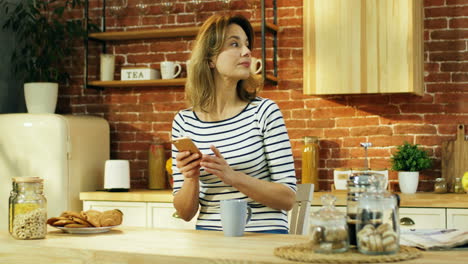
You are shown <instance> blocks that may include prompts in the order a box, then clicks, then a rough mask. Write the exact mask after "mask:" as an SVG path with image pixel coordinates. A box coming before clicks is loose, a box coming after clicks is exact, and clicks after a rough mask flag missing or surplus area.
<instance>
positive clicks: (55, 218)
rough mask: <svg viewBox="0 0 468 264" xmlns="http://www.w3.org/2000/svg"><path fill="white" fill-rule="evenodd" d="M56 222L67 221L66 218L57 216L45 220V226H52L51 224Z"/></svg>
mask: <svg viewBox="0 0 468 264" xmlns="http://www.w3.org/2000/svg"><path fill="white" fill-rule="evenodd" d="M58 220H67V218H65V217H61V216H59V217H51V218H49V219H47V224H48V225H53V223H55V222H57V221H58Z"/></svg>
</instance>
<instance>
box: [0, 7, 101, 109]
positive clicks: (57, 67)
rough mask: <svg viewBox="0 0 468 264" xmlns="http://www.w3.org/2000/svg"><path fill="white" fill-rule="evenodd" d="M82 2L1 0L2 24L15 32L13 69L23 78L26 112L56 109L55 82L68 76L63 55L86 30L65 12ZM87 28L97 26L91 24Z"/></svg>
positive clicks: (67, 53) (56, 85)
mask: <svg viewBox="0 0 468 264" xmlns="http://www.w3.org/2000/svg"><path fill="white" fill-rule="evenodd" d="M82 6H83V0H60V1H59V0H22V1H18V2H17V3H16V4H13V3H12V1H9V0H0V13H1V15H2V16H3V17H4V18H5V22H4V24H3V28H4V29H7V30H11V31H13V32H14V33H15V38H16V41H17V45H16V48H15V50H14V52H13V54H12V55H11V62H12V65H13V69H12V70H13V74H14V75H15V77H16V78H17V79H18V80H23V81H24V89H25V99H26V106H27V108H28V112H29V113H54V112H55V106H56V103H57V95H58V83H59V82H60V83H63V82H66V81H68V80H69V74H68V73H67V72H66V70H65V67H64V64H65V59H66V58H67V57H68V56H70V55H71V54H72V51H73V45H72V42H73V41H75V40H77V39H80V38H82V37H84V36H85V35H86V33H87V31H86V29H85V28H84V23H83V22H82V21H81V20H79V19H77V20H73V19H69V17H70V16H68V15H67V13H68V12H70V11H72V9H73V8H75V7H76V8H78V7H82ZM88 28H89V29H95V28H97V27H96V26H95V25H92V24H91V25H89V26H88ZM37 99H42V100H45V101H42V102H36V101H35V100H37Z"/></svg>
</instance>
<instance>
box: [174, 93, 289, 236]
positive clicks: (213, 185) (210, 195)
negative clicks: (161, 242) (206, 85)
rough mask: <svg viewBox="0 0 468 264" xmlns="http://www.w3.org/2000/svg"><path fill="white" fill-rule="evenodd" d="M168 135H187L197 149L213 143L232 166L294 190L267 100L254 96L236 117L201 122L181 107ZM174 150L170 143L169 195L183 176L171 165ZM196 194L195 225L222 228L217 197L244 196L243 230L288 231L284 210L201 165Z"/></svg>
mask: <svg viewBox="0 0 468 264" xmlns="http://www.w3.org/2000/svg"><path fill="white" fill-rule="evenodd" d="M172 137H173V138H178V137H190V138H191V139H192V140H193V141H194V143H195V144H196V145H197V146H198V148H199V149H200V151H201V152H202V153H203V154H210V155H213V153H212V151H211V150H210V145H214V146H215V147H216V148H218V149H219V151H220V152H221V154H222V155H223V157H224V158H225V160H226V161H227V163H228V164H229V165H230V166H231V168H232V169H234V170H235V171H239V172H243V173H245V174H247V175H249V176H251V177H254V178H257V179H260V180H265V181H271V182H276V183H280V184H284V185H286V186H288V187H289V188H291V189H292V190H293V191H294V192H295V191H296V175H295V170H294V161H293V156H292V151H291V143H290V141H289V137H288V133H287V131H286V127H285V124H284V119H283V116H282V114H281V112H280V110H279V108H278V106H277V105H276V103H275V102H273V101H272V100H269V99H265V98H260V97H257V98H255V99H254V100H252V101H251V102H250V103H249V104H248V105H247V106H246V107H245V108H244V109H243V110H242V111H241V112H240V113H239V114H237V115H236V116H234V117H231V118H228V119H226V120H222V121H216V122H205V121H201V120H200V119H199V118H198V117H197V115H196V113H195V112H193V111H192V110H191V109H185V110H182V111H180V112H179V113H178V114H177V115H176V116H175V118H174V121H173V125H172ZM176 155H177V149H175V147H174V146H173V147H172V159H173V163H172V171H173V178H174V191H173V192H174V194H176V193H177V192H178V191H179V190H180V188H181V187H182V184H183V181H184V176H183V175H182V174H181V173H180V172H179V170H178V169H177V167H176V166H175V164H176V162H175V156H176ZM199 197H200V199H199V202H200V213H199V215H198V220H197V227H199V228H205V229H213V230H222V227H221V220H220V215H219V211H220V200H225V199H245V200H247V202H248V204H249V206H250V207H251V208H252V219H251V220H250V222H249V223H248V224H247V226H246V229H245V231H266V230H288V218H287V213H286V212H285V211H281V210H276V209H272V208H269V207H267V206H264V205H263V204H260V203H258V202H256V201H254V200H252V199H251V198H249V197H247V196H246V195H244V194H243V193H241V192H239V191H238V190H237V189H235V188H234V187H232V186H230V185H227V184H225V183H223V182H222V181H221V180H220V179H219V178H218V177H216V176H215V175H213V174H210V173H207V172H206V171H205V170H203V169H201V171H200V195H199Z"/></svg>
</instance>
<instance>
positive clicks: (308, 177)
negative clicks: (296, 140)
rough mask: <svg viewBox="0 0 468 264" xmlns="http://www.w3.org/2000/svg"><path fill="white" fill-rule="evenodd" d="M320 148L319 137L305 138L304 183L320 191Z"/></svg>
mask: <svg viewBox="0 0 468 264" xmlns="http://www.w3.org/2000/svg"><path fill="white" fill-rule="evenodd" d="M318 168H319V146H318V137H309V136H307V137H304V146H303V147H302V182H301V183H312V184H314V190H315V191H317V190H318Z"/></svg>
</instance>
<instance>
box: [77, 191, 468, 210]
mask: <svg viewBox="0 0 468 264" xmlns="http://www.w3.org/2000/svg"><path fill="white" fill-rule="evenodd" d="M324 194H333V195H335V196H336V198H337V201H336V204H335V205H337V206H345V205H346V199H347V192H346V191H335V192H315V193H314V196H313V197H314V199H313V200H312V206H319V205H321V202H320V197H321V196H322V195H324ZM398 195H400V199H401V203H400V207H418V208H468V194H455V193H447V194H435V193H415V194H403V193H398ZM80 200H82V201H109V202H154V203H172V201H173V195H172V190H170V189H166V190H146V189H135V190H130V191H129V192H106V191H98V192H81V193H80Z"/></svg>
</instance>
